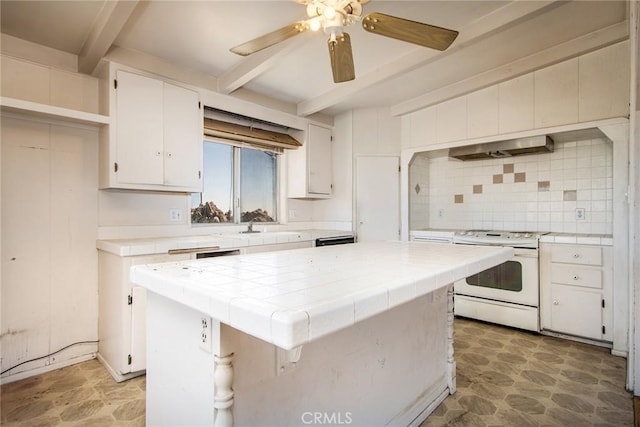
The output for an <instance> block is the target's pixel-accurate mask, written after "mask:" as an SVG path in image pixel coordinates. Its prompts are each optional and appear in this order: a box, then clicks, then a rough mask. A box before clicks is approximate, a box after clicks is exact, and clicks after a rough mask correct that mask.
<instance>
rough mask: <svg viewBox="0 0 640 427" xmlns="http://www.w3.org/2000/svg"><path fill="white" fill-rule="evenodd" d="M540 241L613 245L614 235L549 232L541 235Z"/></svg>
mask: <svg viewBox="0 0 640 427" xmlns="http://www.w3.org/2000/svg"><path fill="white" fill-rule="evenodd" d="M540 242H541V243H568V244H574V245H576V244H577V245H599V246H613V237H612V236H611V235H610V234H575V233H548V234H545V235H543V236H541V237H540Z"/></svg>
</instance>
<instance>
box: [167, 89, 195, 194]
mask: <svg viewBox="0 0 640 427" xmlns="http://www.w3.org/2000/svg"><path fill="white" fill-rule="evenodd" d="M201 164H202V120H201V117H200V108H199V106H198V94H197V93H196V92H194V91H192V90H189V89H184V88H181V87H178V86H174V85H171V84H168V83H165V85H164V184H165V185H172V186H177V187H186V188H189V189H193V190H195V191H201V185H200V182H201V179H200V170H201Z"/></svg>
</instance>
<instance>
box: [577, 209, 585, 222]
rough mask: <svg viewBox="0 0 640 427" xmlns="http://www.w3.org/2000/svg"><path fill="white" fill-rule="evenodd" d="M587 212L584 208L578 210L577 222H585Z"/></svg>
mask: <svg viewBox="0 0 640 427" xmlns="http://www.w3.org/2000/svg"><path fill="white" fill-rule="evenodd" d="M585 215H586V214H585V210H584V208H576V220H577V221H584V220H585V219H586V217H585Z"/></svg>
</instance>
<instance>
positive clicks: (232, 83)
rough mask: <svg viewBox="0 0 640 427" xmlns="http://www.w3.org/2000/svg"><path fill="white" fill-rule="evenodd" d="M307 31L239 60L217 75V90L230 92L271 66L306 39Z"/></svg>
mask: <svg viewBox="0 0 640 427" xmlns="http://www.w3.org/2000/svg"><path fill="white" fill-rule="evenodd" d="M308 34H309V33H308V32H307V33H302V34H299V35H298V36H296V37H294V38H293V39H289V40H287V41H286V42H285V43H278V44H276V45H275V46H271V47H270V48H269V49H263V50H261V51H259V52H256V53H254V54H252V55H249V56H247V57H246V58H245V59H243V60H242V61H240V62H239V63H238V65H236V66H235V67H234V68H232V69H231V70H229V71H227V72H226V73H224V74H222V75H220V76H218V92H220V93H224V94H230V93H231V92H233V91H234V90H236V89H238V88H240V87H242V86H244V85H245V84H247V83H249V82H250V81H251V80H253V79H255V78H256V77H258V76H260V75H261V74H262V73H264V72H266V71H268V70H269V69H271V67H273V66H274V65H275V64H276V63H277V61H278V60H280V59H281V58H282V57H283V56H284V55H286V54H288V53H290V52H291V51H293V50H295V49H297V48H298V47H300V46H301V45H302V44H303V43H305V42H306V41H307V37H308Z"/></svg>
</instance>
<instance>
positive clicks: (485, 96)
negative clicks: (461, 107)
mask: <svg viewBox="0 0 640 427" xmlns="http://www.w3.org/2000/svg"><path fill="white" fill-rule="evenodd" d="M497 133H498V86H490V87H488V88H486V89H481V90H479V91H477V92H473V93H470V94H469V96H467V138H479V137H481V136H488V135H495V134H497Z"/></svg>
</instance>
